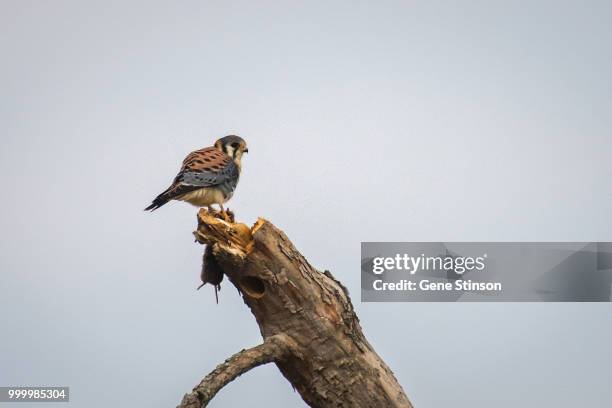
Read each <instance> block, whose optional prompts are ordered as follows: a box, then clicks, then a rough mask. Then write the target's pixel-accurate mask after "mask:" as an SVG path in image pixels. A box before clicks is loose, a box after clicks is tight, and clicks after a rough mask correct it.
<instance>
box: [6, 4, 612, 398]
mask: <svg viewBox="0 0 612 408" xmlns="http://www.w3.org/2000/svg"><path fill="white" fill-rule="evenodd" d="M0 9H1V12H0V52H1V55H2V64H0V89H1V90H2V91H1V94H0V123H1V124H2V149H1V150H0V182H1V184H2V186H3V191H4V194H3V197H4V200H3V204H2V211H1V212H0V228H2V231H3V232H4V239H3V240H2V244H1V246H0V270H1V274H0V327H2V335H1V336H0V367H1V368H0V385H69V386H70V387H71V403H70V406H73V407H87V408H97V407H100V408H102V407H104V408H106V407H110V406H113V407H127V406H143V407H144V406H146V407H168V406H175V405H176V404H177V403H178V402H179V401H180V399H181V397H182V395H183V393H185V392H187V391H188V390H190V389H191V387H192V386H193V385H195V384H196V383H197V382H199V380H200V379H201V378H202V377H203V376H204V375H205V374H206V373H207V372H209V371H210V370H212V369H213V368H214V366H215V365H216V364H218V363H219V362H221V361H223V359H225V358H226V357H228V356H229V355H231V354H232V353H234V352H236V351H238V350H240V349H242V348H244V347H248V346H252V345H255V344H257V343H259V342H260V341H261V339H260V336H259V331H258V329H257V326H256V324H255V321H254V319H253V318H252V316H251V314H250V313H249V312H248V310H247V308H246V306H244V305H243V303H242V301H241V299H240V298H239V296H238V294H237V293H236V291H235V290H234V289H233V288H232V287H231V286H229V285H227V284H225V285H224V286H223V290H222V291H221V294H220V297H221V298H220V304H219V305H216V304H215V301H214V295H213V292H212V288H210V287H207V288H206V290H203V291H200V292H196V291H195V288H196V286H197V285H198V281H199V268H200V259H201V253H202V247H201V246H199V245H197V244H194V243H193V239H192V236H191V231H192V230H193V229H194V228H195V225H196V219H195V214H196V210H195V208H193V207H190V206H188V205H186V204H184V203H176V204H171V205H168V206H166V207H164V208H162V209H160V210H159V211H157V212H156V213H154V214H148V213H144V212H143V211H142V208H144V207H145V206H146V205H147V204H148V203H149V202H150V200H151V199H152V198H153V197H154V196H155V195H156V194H157V193H159V192H160V191H162V190H163V189H164V188H165V187H167V184H168V183H169V182H170V181H171V179H172V177H173V176H174V174H175V173H176V171H177V170H178V166H179V164H180V161H181V160H182V158H183V157H184V155H185V154H186V153H188V152H189V151H191V150H193V149H196V148H200V147H204V146H207V145H210V144H212V142H213V141H214V139H216V138H217V137H220V136H223V135H225V134H228V133H237V134H239V135H241V136H243V137H244V138H245V139H246V140H247V141H248V143H249V150H250V154H249V156H248V157H247V158H246V159H245V163H244V171H243V175H242V177H241V181H240V184H239V186H238V190H237V192H236V194H235V196H234V198H233V199H232V201H231V202H230V203H229V207H230V208H232V209H233V210H235V211H236V213H237V216H238V218H239V219H241V220H244V221H245V222H247V223H252V222H254V221H255V220H256V217H257V216H259V215H261V216H265V217H266V218H268V219H270V220H271V221H272V222H274V223H275V224H276V225H277V226H278V227H280V228H281V229H283V230H284V231H285V232H286V233H287V234H288V236H289V237H290V238H291V239H292V240H293V241H294V243H295V244H296V245H297V247H298V248H299V249H300V250H301V251H302V252H303V253H304V254H305V255H306V256H307V257H308V259H309V260H310V261H311V262H312V263H313V265H315V266H317V267H319V268H320V269H329V270H331V271H332V272H333V273H334V274H335V275H336V277H338V278H339V279H341V280H342V281H343V282H344V283H345V284H346V285H347V286H348V288H349V290H350V291H351V293H352V296H353V301H354V303H355V306H356V308H357V312H358V314H359V316H360V319H361V323H362V325H363V328H364V331H365V334H366V336H367V337H368V339H369V340H370V341H371V343H372V344H373V345H374V347H375V348H376V350H377V351H378V352H379V354H381V356H382V357H383V358H384V359H385V360H386V362H387V363H388V364H389V366H390V367H391V368H392V369H393V370H394V372H395V374H396V375H397V377H398V379H399V380H400V382H401V383H402V384H403V386H404V388H405V390H406V392H407V393H408V395H409V397H410V398H411V400H412V401H413V402H414V404H415V405H416V406H417V407H428V408H441V407H448V406H451V404H452V406H470V407H473V408H474V407H490V406H495V407H515V406H516V405H518V404H520V405H521V406H523V407H553V406H554V407H556V408H561V407H575V406H585V407H608V406H610V404H611V403H612V388H610V387H609V384H610V374H609V371H610V367H611V365H612V353H611V352H610V345H611V344H612V327H611V326H610V316H611V309H610V304H490V303H486V304H485V303H482V304H456V303H453V304H433V303H432V304H367V303H360V299H359V285H360V280H359V273H360V270H359V265H360V257H359V250H360V242H361V241H377V240H381V241H453V240H459V241H471V240H478V241H520V240H533V241H546V240H554V241H565V240H568V241H581V240H584V241H593V240H612V232H611V230H610V225H611V224H612V204H611V203H612V200H611V198H612V197H611V193H610V190H611V184H610V176H611V175H612V160H611V159H612V137H611V134H610V129H612V115H610V111H611V107H612V106H611V105H612V101H611V95H612V82H611V80H610V72H612V58H611V55H610V50H611V44H610V43H611V39H612V28H611V27H612V26H611V25H610V21H612V6H610V2H606V1H601V2H595V1H586V2H585V1H574V2H560V1H537V2H518V1H516V2H512V1H505V2H499V1H461V2H437V1H431V0H428V1H403V2H399V1H398V2H392V1H383V2H365V1H350V2H349V1H346V2H341V1H337V2H333V3H332V2H316V1H310V2H280V1H274V2H273V1H267V2H265V1H259V2H253V1H242V2H220V1H219V2H207V1H183V2H125V1H112V2H111V1H99V2H91V1H90V2H83V1H53V2H44V1H3V2H2V3H1V4H0ZM315 237H323V238H322V239H321V238H319V239H316V238H315ZM247 402H248V403H249V404H250V405H251V406H264V404H267V405H266V406H270V407H286V406H303V405H304V404H303V403H302V401H301V399H300V398H299V395H298V394H297V393H295V392H293V390H292V388H291V386H290V384H289V383H288V382H286V381H285V380H284V379H283V378H282V377H281V375H280V374H279V373H278V372H277V370H276V368H275V367H274V366H266V367H261V368H258V369H256V370H255V371H252V372H250V373H248V374H247V375H245V376H243V377H241V378H240V379H238V380H237V381H235V382H234V383H232V384H231V385H230V386H228V387H227V388H225V389H224V390H223V391H222V392H221V393H220V394H219V395H218V396H217V397H216V398H215V400H214V401H213V403H212V404H211V406H213V407H229V406H240V405H243V404H245V403H247ZM20 407H22V408H27V404H23V405H20Z"/></svg>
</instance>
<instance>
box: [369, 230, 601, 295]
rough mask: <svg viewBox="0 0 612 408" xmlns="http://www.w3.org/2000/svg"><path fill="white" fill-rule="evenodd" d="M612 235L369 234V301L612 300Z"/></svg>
mask: <svg viewBox="0 0 612 408" xmlns="http://www.w3.org/2000/svg"><path fill="white" fill-rule="evenodd" d="M611 284H612V243H607V242H592V243H587V242H582V243H580V242H565V243H558V242H554V243H545V242H537V243H533V242H531V243H529V242H528V243H520V242H494V243H482V242H473V243H466V242H462V243H442V242H420V243H414V242H412V243H409V242H364V243H362V245H361V288H362V291H361V298H362V301H365V302H406V301H435V302H437V301H443V302H454V301H553V302H575V301H586V302H609V301H610V294H611Z"/></svg>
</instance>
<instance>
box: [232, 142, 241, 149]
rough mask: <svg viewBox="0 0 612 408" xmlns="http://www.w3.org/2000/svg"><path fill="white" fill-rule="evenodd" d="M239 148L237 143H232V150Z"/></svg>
mask: <svg viewBox="0 0 612 408" xmlns="http://www.w3.org/2000/svg"><path fill="white" fill-rule="evenodd" d="M239 146H240V143H238V142H234V143H232V147H233V148H234V149H237V148H238V147H239Z"/></svg>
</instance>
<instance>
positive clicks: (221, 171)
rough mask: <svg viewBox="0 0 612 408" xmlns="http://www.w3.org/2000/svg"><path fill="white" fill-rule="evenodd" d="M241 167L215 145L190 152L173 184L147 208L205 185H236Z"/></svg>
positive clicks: (157, 206) (232, 186) (230, 187)
mask: <svg viewBox="0 0 612 408" xmlns="http://www.w3.org/2000/svg"><path fill="white" fill-rule="evenodd" d="M239 176H240V169H239V168H238V166H237V165H236V163H234V161H233V160H232V159H231V158H230V157H229V156H227V155H226V154H224V153H223V152H221V151H220V150H218V149H216V148H214V147H206V148H204V149H200V150H196V151H195V152H191V153H189V155H187V157H186V158H185V160H184V161H183V166H182V167H181V170H180V171H179V173H178V174H177V175H176V177H175V179H174V181H173V182H172V185H171V186H170V187H168V189H167V190H166V191H164V192H163V193H161V194H160V195H158V196H157V197H156V198H155V199H154V200H153V202H152V203H151V205H150V206H149V207H147V208H146V209H147V210H155V209H157V208H159V207H161V206H162V205H164V204H165V203H167V202H168V201H169V200H172V199H174V198H178V197H180V196H182V195H183V194H186V193H189V192H191V191H194V190H199V189H201V188H205V187H215V186H221V185H224V186H227V185H228V184H229V185H230V186H229V187H227V188H229V189H230V190H233V188H234V187H236V183H237V182H238V177H239Z"/></svg>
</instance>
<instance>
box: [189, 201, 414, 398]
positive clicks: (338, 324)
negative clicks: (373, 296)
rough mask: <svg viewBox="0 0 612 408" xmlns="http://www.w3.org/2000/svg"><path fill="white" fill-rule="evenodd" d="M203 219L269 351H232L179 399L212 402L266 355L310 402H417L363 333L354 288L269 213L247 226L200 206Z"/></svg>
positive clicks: (218, 262) (199, 235) (205, 238)
mask: <svg viewBox="0 0 612 408" xmlns="http://www.w3.org/2000/svg"><path fill="white" fill-rule="evenodd" d="M198 220H199V224H198V230H197V231H196V232H194V234H195V236H196V240H198V241H199V242H200V243H204V244H207V245H210V246H211V247H212V251H209V253H210V255H209V256H213V257H214V262H211V263H210V264H211V265H214V267H216V268H221V269H222V271H223V272H224V273H225V274H226V275H227V277H228V278H229V281H230V282H231V283H232V284H233V285H235V286H236V287H237V288H238V290H239V291H240V292H241V293H242V294H243V299H244V302H245V303H246V305H247V306H248V307H249V308H250V309H251V312H252V313H253V315H254V316H255V319H256V320H257V323H258V325H259V328H260V332H261V335H262V337H263V338H264V343H263V344H262V345H261V346H257V347H255V348H254V349H251V350H256V349H257V350H259V351H262V350H267V353H264V354H265V356H263V354H261V353H259V354H258V353H255V355H257V356H259V357H258V358H255V359H251V360H248V359H247V360H248V361H251V362H254V363H245V361H247V360H241V355H240V354H241V353H238V354H237V355H235V356H233V357H232V358H231V359H230V360H228V361H226V363H224V364H221V365H220V366H219V367H217V369H216V370H215V371H213V372H212V373H211V374H209V375H208V376H207V377H206V378H205V379H204V380H203V381H202V383H200V385H198V386H196V387H195V388H194V391H193V392H192V393H191V394H187V395H186V396H185V398H184V400H183V403H181V405H180V406H179V407H181V408H185V407H196V406H197V407H199V406H206V404H207V403H208V401H209V400H210V399H211V398H212V397H213V396H214V393H216V391H218V389H219V388H221V387H222V386H223V385H225V384H227V383H228V382H229V381H231V380H232V379H234V378H235V377H236V376H238V375H240V374H242V373H244V372H245V371H247V370H248V369H250V368H252V367H255V366H257V365H260V364H265V363H267V362H274V363H275V364H276V366H277V367H278V368H279V370H280V371H281V373H282V374H283V375H284V376H285V378H287V380H289V382H290V383H291V384H292V385H293V387H294V388H295V389H296V390H297V391H298V392H299V393H300V395H301V396H302V398H303V399H304V401H305V402H306V403H307V404H308V405H310V406H312V407H320V408H324V407H402V408H410V407H412V405H411V404H410V402H409V401H408V398H407V397H406V394H405V393H404V391H403V389H402V387H401V385H400V384H399V383H398V382H397V380H396V379H395V377H394V375H393V373H392V372H391V370H390V369H389V367H387V365H386V364H385V363H384V362H383V361H382V359H381V358H380V357H379V356H378V355H377V354H376V352H375V351H374V349H373V348H372V346H371V345H370V344H369V343H368V341H367V340H366V338H365V337H364V335H363V333H362V331H361V327H360V325H359V319H358V318H357V316H356V315H355V312H354V310H353V305H352V304H351V300H350V298H349V295H348V291H347V290H346V288H345V287H344V286H343V285H342V284H341V283H340V282H338V281H337V280H336V279H334V277H333V276H332V275H331V273H329V272H328V271H325V272H319V271H318V270H316V269H315V268H313V267H312V266H311V265H310V264H309V263H308V261H307V260H306V259H305V258H304V257H303V256H302V255H301V254H300V253H299V252H298V251H297V250H296V249H295V247H294V246H293V244H292V243H291V242H290V241H289V239H288V238H287V237H286V236H285V234H284V233H283V232H282V231H280V230H279V229H277V228H276V227H274V226H273V225H272V224H271V223H270V222H268V221H266V220H264V219H259V220H258V221H257V223H256V224H255V225H254V226H253V228H249V227H248V226H246V225H244V224H238V223H232V222H227V221H224V220H221V219H218V218H216V217H214V216H212V215H211V214H209V213H208V212H206V211H205V210H200V212H199V214H198ZM206 264H207V262H205V265H206ZM203 275H206V273H204V274H203ZM272 339H273V340H272ZM258 347H260V349H258ZM249 351H250V350H249ZM249 351H247V352H249ZM243 352H244V351H243ZM226 365H228V366H234V365H235V367H226ZM219 377H221V378H219ZM211 389H212V390H213V391H214V392H212V393H211V391H210V390H211ZM197 404H200V405H197Z"/></svg>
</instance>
